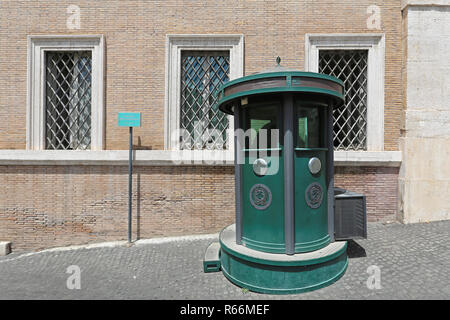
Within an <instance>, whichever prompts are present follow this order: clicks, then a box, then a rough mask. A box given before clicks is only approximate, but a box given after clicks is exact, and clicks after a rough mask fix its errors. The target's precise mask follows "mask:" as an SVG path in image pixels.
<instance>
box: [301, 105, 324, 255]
mask: <svg viewBox="0 0 450 320" xmlns="http://www.w3.org/2000/svg"><path fill="white" fill-rule="evenodd" d="M326 115H327V105H326V104H321V103H317V102H316V103H313V102H305V101H301V100H300V99H298V100H297V101H294V121H295V122H294V130H295V139H294V143H295V151H294V157H295V159H294V171H295V181H294V185H295V191H294V196H295V219H294V220H295V252H308V251H313V250H317V249H319V248H321V247H324V246H326V245H327V244H328V243H329V241H330V237H329V235H328V209H327V208H328V205H327V186H326V167H327V165H326V152H328V150H327V148H326V146H327V143H326V137H327V129H326V127H327V126H326V123H327V122H326Z"/></svg>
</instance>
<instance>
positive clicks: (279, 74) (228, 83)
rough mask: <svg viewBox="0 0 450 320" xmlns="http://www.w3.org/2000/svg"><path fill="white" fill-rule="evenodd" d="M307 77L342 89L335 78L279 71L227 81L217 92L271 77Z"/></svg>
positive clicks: (302, 72) (304, 72)
mask: <svg viewBox="0 0 450 320" xmlns="http://www.w3.org/2000/svg"><path fill="white" fill-rule="evenodd" d="M289 76H290V77H309V78H316V79H324V80H330V81H333V82H336V83H338V84H340V85H341V86H342V87H344V83H343V82H342V81H341V80H339V79H338V78H335V77H333V76H329V75H326V74H322V73H316V72H306V71H279V72H265V73H257V74H251V75H248V76H245V77H241V78H238V79H234V80H231V81H228V82H227V83H224V84H223V85H222V87H221V88H220V89H219V91H221V90H223V89H225V88H228V87H229V86H232V85H235V84H238V83H241V82H246V81H251V80H256V79H263V78H272V77H286V78H287V77H289Z"/></svg>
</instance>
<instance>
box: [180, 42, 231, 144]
mask: <svg viewBox="0 0 450 320" xmlns="http://www.w3.org/2000/svg"><path fill="white" fill-rule="evenodd" d="M229 73H230V56H229V52H228V51H215V52H213V51H182V55H181V110H180V128H181V130H183V131H184V133H183V134H182V137H180V142H181V144H180V146H181V149H191V150H193V149H200V150H201V149H227V146H228V137H227V129H228V118H227V116H226V115H225V114H224V113H223V112H220V111H219V109H218V108H217V105H216V102H217V99H218V97H217V89H218V88H219V87H220V86H221V85H222V84H223V83H224V82H227V81H228V80H229Z"/></svg>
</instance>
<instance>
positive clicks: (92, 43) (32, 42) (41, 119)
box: [26, 35, 105, 152]
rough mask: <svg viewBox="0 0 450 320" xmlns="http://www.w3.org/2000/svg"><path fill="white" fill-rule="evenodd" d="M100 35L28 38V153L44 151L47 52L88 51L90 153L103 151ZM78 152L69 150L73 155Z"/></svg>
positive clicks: (101, 38) (102, 64) (101, 44)
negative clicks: (90, 72)
mask: <svg viewBox="0 0 450 320" xmlns="http://www.w3.org/2000/svg"><path fill="white" fill-rule="evenodd" d="M104 43H105V40H104V36H103V35H31V36H28V58H27V60H28V61H27V125H26V127H27V129H26V130H27V134H26V149H27V150H45V53H46V51H91V53H92V97H91V99H92V102H91V149H90V150H92V151H98V150H103V148H104V145H105V143H104V140H105V135H104V131H105V130H104V129H105V125H104V109H105V107H104V70H105V64H104V61H105V58H104V48H105V45H104ZM61 151H62V150H61ZM74 151H77V152H79V151H78V150H71V151H69V152H74Z"/></svg>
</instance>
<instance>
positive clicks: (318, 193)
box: [305, 182, 323, 209]
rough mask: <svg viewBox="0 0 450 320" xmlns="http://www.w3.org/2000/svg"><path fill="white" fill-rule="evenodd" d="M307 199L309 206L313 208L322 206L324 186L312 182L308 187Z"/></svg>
mask: <svg viewBox="0 0 450 320" xmlns="http://www.w3.org/2000/svg"><path fill="white" fill-rule="evenodd" d="M305 200H306V204H307V205H308V207H310V208H312V209H317V208H318V207H320V205H321V204H322V200H323V190H322V186H321V185H320V184H319V183H317V182H313V183H311V184H310V185H309V186H308V188H306V192H305Z"/></svg>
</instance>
